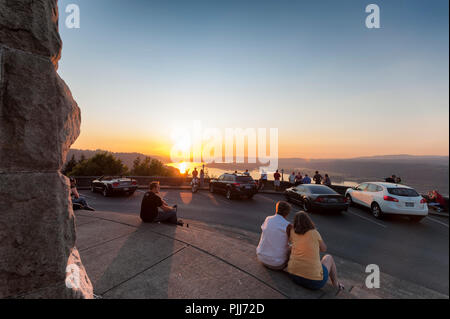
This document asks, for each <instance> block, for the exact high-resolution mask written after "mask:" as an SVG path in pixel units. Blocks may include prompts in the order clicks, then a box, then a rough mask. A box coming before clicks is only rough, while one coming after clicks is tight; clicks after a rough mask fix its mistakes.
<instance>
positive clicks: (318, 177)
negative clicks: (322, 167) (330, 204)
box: [313, 171, 323, 185]
mask: <svg viewBox="0 0 450 319" xmlns="http://www.w3.org/2000/svg"><path fill="white" fill-rule="evenodd" d="M322 179H323V177H322V175H320V174H319V171H316V175H314V177H313V180H314V182H315V183H316V184H318V185H319V184H321V183H322Z"/></svg>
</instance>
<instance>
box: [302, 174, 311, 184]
mask: <svg viewBox="0 0 450 319" xmlns="http://www.w3.org/2000/svg"><path fill="white" fill-rule="evenodd" d="M302 184H311V178H310V177H309V176H308V174H305V177H303V179H302Z"/></svg>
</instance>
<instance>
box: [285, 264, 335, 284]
mask: <svg viewBox="0 0 450 319" xmlns="http://www.w3.org/2000/svg"><path fill="white" fill-rule="evenodd" d="M322 269H323V279H322V280H311V279H306V278H303V277H300V276H296V275H293V274H289V276H290V277H291V279H292V280H293V281H294V282H295V283H296V284H297V285H300V286H302V287H305V288H307V289H311V290H319V289H322V288H323V287H324V286H325V285H326V283H327V281H328V269H327V267H325V266H324V265H322Z"/></svg>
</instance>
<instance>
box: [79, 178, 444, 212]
mask: <svg viewBox="0 0 450 319" xmlns="http://www.w3.org/2000/svg"><path fill="white" fill-rule="evenodd" d="M73 177H74V178H75V179H76V180H77V186H78V187H80V188H89V187H91V183H92V181H93V180H95V179H97V178H99V177H100V176H73ZM124 177H125V176H124ZM126 177H128V178H133V179H134V180H136V181H137V183H138V185H139V187H141V188H142V187H143V188H145V187H148V185H149V184H150V183H151V182H154V181H159V182H160V184H161V186H172V187H180V186H189V185H190V183H191V181H192V178H191V177H165V176H160V177H158V176H126ZM209 181H210V178H205V184H206V185H208V184H209ZM291 186H292V185H291V184H290V183H289V182H286V181H283V182H281V184H280V188H281V190H284V189H286V188H288V187H291ZM331 188H332V189H334V190H335V191H336V192H338V193H339V194H341V195H344V194H345V192H346V190H347V189H349V188H350V186H343V185H331ZM264 189H266V190H274V189H275V188H274V186H273V181H267V182H266V184H265V188H264ZM444 198H445V200H446V201H447V206H448V203H449V198H447V197H444Z"/></svg>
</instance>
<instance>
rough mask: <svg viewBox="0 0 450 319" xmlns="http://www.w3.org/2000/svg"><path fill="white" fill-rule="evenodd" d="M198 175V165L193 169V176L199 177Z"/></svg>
mask: <svg viewBox="0 0 450 319" xmlns="http://www.w3.org/2000/svg"><path fill="white" fill-rule="evenodd" d="M197 177H198V171H197V167H196V168H194V170H193V171H192V178H193V179H194V178H197Z"/></svg>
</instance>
